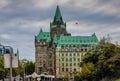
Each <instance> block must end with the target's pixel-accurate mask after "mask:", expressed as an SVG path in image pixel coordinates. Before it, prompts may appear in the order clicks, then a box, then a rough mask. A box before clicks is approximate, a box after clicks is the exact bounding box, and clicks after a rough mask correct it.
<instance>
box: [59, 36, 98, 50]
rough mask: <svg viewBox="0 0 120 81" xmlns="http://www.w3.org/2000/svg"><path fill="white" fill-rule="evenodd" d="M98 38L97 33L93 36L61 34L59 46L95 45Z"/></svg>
mask: <svg viewBox="0 0 120 81" xmlns="http://www.w3.org/2000/svg"><path fill="white" fill-rule="evenodd" d="M97 43H98V39H97V37H96V35H95V34H94V35H92V36H63V35H61V36H60V40H59V41H58V45H57V48H60V47H61V45H93V44H97Z"/></svg>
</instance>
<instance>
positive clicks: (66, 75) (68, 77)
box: [64, 73, 70, 81]
mask: <svg viewBox="0 0 120 81" xmlns="http://www.w3.org/2000/svg"><path fill="white" fill-rule="evenodd" d="M64 77H65V79H66V80H67V81H69V79H70V74H69V73H67V74H65V76H64Z"/></svg>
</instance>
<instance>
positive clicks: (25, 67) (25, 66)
mask: <svg viewBox="0 0 120 81" xmlns="http://www.w3.org/2000/svg"><path fill="white" fill-rule="evenodd" d="M26 63H27V60H25V61H24V81H25V80H26V79H25V78H26V74H27V65H26Z"/></svg>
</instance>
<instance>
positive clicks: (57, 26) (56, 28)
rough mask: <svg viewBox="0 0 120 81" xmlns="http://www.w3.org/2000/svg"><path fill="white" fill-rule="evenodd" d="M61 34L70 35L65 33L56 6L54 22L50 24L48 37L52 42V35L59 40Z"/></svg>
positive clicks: (64, 27)
mask: <svg viewBox="0 0 120 81" xmlns="http://www.w3.org/2000/svg"><path fill="white" fill-rule="evenodd" d="M61 34H63V35H70V34H69V33H67V31H66V23H65V22H63V19H62V16H61V12H60V9H59V6H57V8H56V12H55V16H54V20H53V22H51V23H50V35H51V39H52V41H53V38H54V35H56V36H57V38H58V39H59V38H60V35H61Z"/></svg>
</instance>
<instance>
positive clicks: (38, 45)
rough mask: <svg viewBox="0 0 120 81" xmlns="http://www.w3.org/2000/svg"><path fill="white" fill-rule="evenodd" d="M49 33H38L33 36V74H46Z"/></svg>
mask: <svg viewBox="0 0 120 81" xmlns="http://www.w3.org/2000/svg"><path fill="white" fill-rule="evenodd" d="M49 41H50V33H49V32H43V31H42V29H40V32H39V34H38V35H37V36H35V72H36V73H37V74H41V73H45V74H48V60H47V58H48V49H49Z"/></svg>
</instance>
